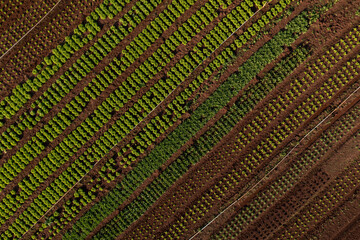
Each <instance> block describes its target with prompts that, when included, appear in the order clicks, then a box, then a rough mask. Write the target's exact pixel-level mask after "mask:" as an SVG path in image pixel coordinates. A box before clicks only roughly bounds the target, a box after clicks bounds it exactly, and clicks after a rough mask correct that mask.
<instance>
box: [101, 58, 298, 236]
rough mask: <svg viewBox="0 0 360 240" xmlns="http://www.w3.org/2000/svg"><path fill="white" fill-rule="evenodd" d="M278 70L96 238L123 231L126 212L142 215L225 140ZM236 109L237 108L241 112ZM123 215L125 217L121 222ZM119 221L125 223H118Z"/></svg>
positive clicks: (269, 86)
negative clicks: (141, 212)
mask: <svg viewBox="0 0 360 240" xmlns="http://www.w3.org/2000/svg"><path fill="white" fill-rule="evenodd" d="M291 63H292V64H295V65H294V67H295V66H296V65H297V64H296V62H291ZM280 66H281V67H279V68H276V69H277V70H279V71H277V72H276V73H275V72H274V71H272V72H271V73H270V74H271V75H272V74H273V75H272V76H269V78H268V79H267V78H265V80H267V82H259V84H257V85H256V86H254V87H253V88H251V89H249V91H246V92H245V93H244V96H248V98H245V97H242V98H240V99H239V100H238V101H237V102H236V103H235V105H234V106H233V107H232V108H231V109H230V110H229V111H228V112H227V113H226V115H225V116H224V117H223V118H221V119H220V120H219V121H218V122H216V123H215V125H214V126H213V127H211V129H209V130H208V131H207V132H206V133H205V134H204V135H202V136H201V137H200V138H199V140H197V141H195V142H194V144H193V145H192V146H191V147H190V148H189V149H187V150H186V151H185V152H184V153H183V154H182V155H181V156H180V157H179V158H177V159H176V160H175V162H174V163H173V164H171V165H170V166H169V167H168V168H167V169H166V170H165V171H164V172H163V173H161V175H160V176H159V178H158V179H156V180H155V181H154V182H152V183H151V184H150V185H149V186H148V188H147V189H145V190H144V191H143V193H142V194H141V195H140V196H139V198H137V199H136V200H135V201H134V203H133V204H131V205H129V206H128V207H127V208H126V209H125V211H123V212H121V216H122V217H116V219H114V221H112V222H111V225H109V226H106V227H105V228H104V229H102V230H101V231H100V232H99V234H98V236H101V235H102V234H105V233H106V232H108V231H109V232H118V231H117V230H116V229H114V227H113V225H114V224H115V222H117V221H120V222H121V225H119V223H117V225H118V227H119V228H120V229H122V230H124V229H125V228H126V226H128V225H129V224H130V223H131V218H130V212H129V211H130V209H133V207H135V206H137V204H136V203H137V202H139V203H140V202H141V203H142V207H141V208H140V209H139V211H144V210H145V209H147V208H149V207H150V206H151V205H152V204H153V203H154V202H155V201H156V199H158V198H159V197H160V196H161V194H162V193H164V192H165V191H166V190H167V188H168V187H170V186H171V185H172V184H173V183H174V182H175V181H176V180H177V179H178V178H179V176H181V175H183V174H184V173H185V172H186V170H187V169H188V168H189V167H190V166H191V164H195V163H196V162H197V161H199V160H200V159H201V158H202V156H204V155H205V154H206V153H207V152H208V151H209V150H210V149H211V148H212V147H213V146H214V145H215V144H216V143H217V142H219V141H220V140H221V138H222V137H223V136H225V135H226V134H227V133H228V132H229V131H230V130H231V129H232V128H233V126H234V125H235V124H236V123H237V121H239V120H240V119H241V118H242V117H243V116H244V115H246V113H247V112H248V111H250V109H251V106H254V105H256V103H258V102H259V101H260V100H261V99H262V98H263V97H264V96H265V95H266V93H268V92H269V91H270V90H271V89H272V88H273V87H274V86H275V85H276V84H277V83H278V82H277V81H279V80H280V79H281V78H278V77H281V76H284V75H283V74H287V73H288V72H281V71H280V69H281V70H285V69H283V68H282V66H284V65H280ZM288 66H289V65H288ZM289 67H290V66H289ZM291 67H293V66H291ZM291 67H290V68H289V69H286V71H290V70H291ZM262 87H264V88H262ZM265 89H266V90H265ZM261 90H265V91H261ZM252 93H253V94H252ZM239 108H241V110H240V109H239ZM127 213H128V214H129V215H128V216H127V217H126V218H124V216H126V214H127ZM137 215H139V214H137ZM136 218H137V217H135V218H134V219H133V221H134V220H135V219H136ZM120 219H127V220H126V221H125V220H123V221H121V220H120Z"/></svg>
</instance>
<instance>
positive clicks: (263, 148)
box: [163, 59, 359, 236]
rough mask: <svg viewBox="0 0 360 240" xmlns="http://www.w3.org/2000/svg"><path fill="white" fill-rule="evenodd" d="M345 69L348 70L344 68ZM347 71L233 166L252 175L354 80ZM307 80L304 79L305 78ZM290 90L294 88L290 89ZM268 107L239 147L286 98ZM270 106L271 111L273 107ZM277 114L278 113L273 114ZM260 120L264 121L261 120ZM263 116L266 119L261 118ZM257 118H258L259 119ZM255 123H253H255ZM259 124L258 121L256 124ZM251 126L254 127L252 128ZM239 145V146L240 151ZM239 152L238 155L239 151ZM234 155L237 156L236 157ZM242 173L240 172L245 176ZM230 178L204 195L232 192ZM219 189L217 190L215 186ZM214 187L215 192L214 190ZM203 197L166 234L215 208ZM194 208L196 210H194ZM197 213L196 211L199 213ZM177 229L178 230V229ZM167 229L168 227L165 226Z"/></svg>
mask: <svg viewBox="0 0 360 240" xmlns="http://www.w3.org/2000/svg"><path fill="white" fill-rule="evenodd" d="M355 60H356V61H358V60H359V59H353V61H352V63H354V62H355ZM344 72H345V71H344ZM344 72H341V71H340V73H338V75H336V77H334V78H330V79H329V82H326V81H325V82H324V84H323V85H322V86H321V87H320V90H321V91H322V93H319V94H317V95H313V96H312V97H309V98H307V99H306V100H305V101H303V103H302V104H300V105H299V106H298V107H297V108H296V109H295V110H294V111H293V112H292V113H291V114H290V115H289V119H296V121H294V122H288V121H286V120H285V121H283V122H281V123H279V124H278V125H277V127H275V129H273V130H272V131H271V133H270V134H269V137H268V138H267V139H266V141H261V143H260V144H259V145H257V147H256V149H253V151H252V152H251V153H249V154H248V155H246V156H245V158H244V159H243V160H242V161H241V162H239V163H236V164H235V165H234V166H233V167H234V169H235V170H236V171H240V172H241V175H242V176H243V177H242V178H243V179H246V178H248V177H249V176H251V175H252V174H253V172H254V171H255V170H256V169H257V168H258V167H260V166H261V165H262V162H263V161H264V160H265V159H266V158H268V157H269V156H270V154H271V153H272V152H273V151H274V150H275V149H276V148H277V147H278V146H279V145H281V143H282V142H283V141H284V140H285V139H286V138H287V136H289V135H290V133H291V132H292V131H293V130H294V129H297V128H298V127H299V126H300V124H301V123H303V122H305V121H306V120H307V119H309V118H310V116H311V115H313V114H314V113H315V112H316V111H317V109H318V107H319V106H321V105H322V104H323V103H325V101H328V100H329V99H331V97H332V96H334V94H335V92H336V91H338V90H339V88H341V87H343V86H344V85H345V83H346V82H347V81H350V78H351V79H352V78H353V77H355V76H357V73H356V72H355V71H354V72H353V73H352V74H350V75H349V78H348V79H342V78H341V75H342V74H344ZM308 80H309V81H308V82H309V83H311V82H314V79H313V80H312V79H308ZM303 83H304V82H303ZM302 87H303V86H301V85H300V88H299V90H300V91H301V88H302ZM300 91H299V92H298V93H296V87H295V94H294V97H290V95H289V94H287V95H285V96H280V97H279V98H278V99H279V100H280V101H281V98H283V97H285V99H286V98H287V97H289V99H290V100H289V101H288V102H291V101H292V100H291V99H293V98H296V96H297V95H298V96H299V95H300ZM289 93H290V92H289ZM271 105H272V106H271V107H270V108H269V109H268V110H267V113H265V112H266V111H264V112H261V113H260V116H262V117H261V118H257V120H258V121H257V123H258V126H259V127H254V126H251V125H248V126H247V127H246V128H245V129H244V131H241V132H240V136H241V138H240V139H239V143H236V146H238V149H239V150H240V151H241V149H242V147H245V146H246V145H247V144H246V142H248V143H249V142H251V140H252V139H253V138H254V137H255V136H256V135H257V134H256V133H257V132H259V131H260V132H261V130H260V129H263V128H264V127H265V126H266V125H267V124H269V123H270V121H271V119H275V118H274V115H276V116H277V115H279V113H280V112H283V111H284V110H285V106H286V105H284V102H283V103H281V102H277V103H276V102H275V103H274V105H273V104H271ZM269 110H270V111H269ZM273 114H274V115H273ZM259 120H260V121H259ZM261 120H262V121H261ZM255 121H256V120H255ZM252 125H253V124H252ZM254 125H255V124H254ZM249 130H250V131H249ZM238 149H236V150H235V153H233V152H232V153H231V154H236V152H237V151H238ZM225 154H226V155H228V154H230V152H227V153H225ZM235 156H236V155H235ZM235 156H234V155H233V157H235ZM241 175H240V176H241ZM227 181H230V178H229V177H226V178H225V179H224V180H222V181H219V183H218V184H217V185H216V186H214V187H213V188H212V190H210V192H209V191H208V192H207V193H206V194H204V195H203V198H204V199H207V200H209V199H211V196H214V195H216V196H224V195H225V194H227V193H229V192H231V191H230V190H229V189H231V188H232V187H235V186H236V184H231V183H230V184H225V183H226V182H227ZM213 189H215V190H213ZM212 191H214V192H215V193H211V192H212ZM200 202H202V201H199V202H197V203H195V204H194V205H193V206H191V207H190V208H189V209H188V210H187V211H186V213H184V214H183V217H184V219H182V220H177V222H174V224H173V225H171V226H170V227H169V229H165V234H164V236H166V235H167V236H169V235H168V234H170V235H171V234H179V233H180V232H184V231H185V230H186V226H189V225H188V224H189V223H191V222H192V223H194V222H196V220H195V219H196V218H198V217H201V216H204V214H205V213H206V212H208V211H209V208H211V206H212V204H211V202H213V199H212V200H211V201H210V202H209V203H208V204H207V205H208V206H206V207H201V208H200V207H199V205H200V204H201V203H200ZM190 212H192V213H191V214H190ZM195 213H196V214H195ZM184 221H187V223H188V224H185V223H184ZM175 229H176V230H175ZM163 230H164V229H163Z"/></svg>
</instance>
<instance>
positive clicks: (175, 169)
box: [99, 39, 282, 236]
mask: <svg viewBox="0 0 360 240" xmlns="http://www.w3.org/2000/svg"><path fill="white" fill-rule="evenodd" d="M277 40H278V39H277ZM280 42H281V41H280ZM274 43H276V42H275V41H273V42H272V44H274ZM268 46H271V45H270V44H269V45H267V46H266V47H264V48H263V51H259V52H258V55H257V56H268V57H271V58H274V57H276V56H278V54H280V53H281V51H282V48H281V47H280V46H281V44H279V45H278V46H279V47H280V49H279V48H277V46H276V45H275V44H274V45H273V47H269V48H267V47H268ZM265 49H266V50H265ZM269 49H272V50H273V51H279V50H280V52H277V53H276V54H274V53H271V52H267V54H265V53H264V50H265V52H266V51H268V50H269ZM257 56H256V57H257ZM254 59H257V58H255V57H254ZM262 60H263V61H264V62H267V63H268V62H271V59H262ZM249 61H251V62H252V61H253V59H251V60H249ZM254 62H255V61H254ZM257 63H259V60H258V61H257ZM265 65H266V64H265ZM265 65H262V66H265ZM249 69H250V68H249ZM260 70H261V69H259V71H260ZM244 72H245V73H246V72H249V73H250V76H249V78H248V79H240V78H235V77H233V78H229V81H228V82H225V83H224V84H223V85H221V86H220V87H219V88H218V89H217V90H216V92H214V94H213V95H212V96H214V97H216V96H221V97H220V98H218V100H217V101H216V103H215V102H211V101H206V102H205V103H204V104H203V105H202V106H200V107H199V109H197V110H196V111H194V112H193V114H192V116H197V115H198V113H203V112H202V111H201V110H202V107H206V105H207V104H208V103H213V104H209V106H210V105H211V106H218V107H220V108H221V107H223V106H224V105H225V104H226V103H227V102H228V101H229V99H230V98H231V96H234V95H236V93H237V92H238V91H239V86H237V87H238V88H236V87H234V86H235V85H238V84H235V83H236V82H239V81H244V84H246V82H248V81H250V80H251V79H252V77H254V76H255V75H256V72H250V71H244ZM270 84H271V83H270ZM259 85H260V84H259ZM230 88H235V89H233V90H234V91H233V92H230V93H229V91H228V89H230ZM240 88H241V87H240ZM260 96H261V95H260ZM257 97H259V96H257ZM209 99H210V98H209ZM220 99H221V100H220ZM256 100H257V101H259V100H260V99H256V98H255V99H254V100H252V99H250V100H249V103H250V104H253V102H252V101H254V102H256ZM239 105H240V104H239ZM220 108H216V109H214V110H210V109H209V108H208V111H207V113H209V110H210V111H211V112H213V111H214V112H213V114H215V113H216V112H217V111H218V110H219V109H220ZM204 109H205V108H204ZM249 109H250V108H249ZM249 109H247V110H249ZM247 110H246V109H244V113H246V111H247ZM213 114H211V115H210V116H209V118H205V120H203V122H204V123H205V122H206V121H208V120H209V119H210V118H211V117H212V116H213ZM192 116H191V117H190V118H189V119H187V120H186V121H185V122H187V121H189V124H190V123H191V122H190V120H191V118H192ZM198 117H199V118H201V114H199V115H198ZM232 124H233V123H232ZM201 125H203V124H201ZM191 126H193V124H192V125H191ZM216 128H217V126H216ZM216 128H215V129H216ZM221 130H223V129H221ZM196 131H197V130H196ZM194 133H195V131H194ZM206 140H207V139H206V138H201V140H200V142H206ZM166 141H167V140H166V139H165V140H164V145H163V146H164V147H165V146H169V147H170V146H172V145H171V144H167V143H166ZM161 144H162V143H161ZM161 144H160V145H159V146H161ZM165 144H166V145H165ZM195 145H196V144H195ZM209 145H211V143H209ZM169 147H168V148H169ZM165 149H166V148H165ZM165 149H163V150H165ZM169 149H170V148H169ZM172 153H173V151H171V152H170V153H168V154H170V155H169V156H171V154H172ZM198 153H200V151H198ZM186 155H187V154H186ZM192 155H193V154H192ZM197 157H198V156H195V158H197ZM189 158H190V156H187V161H185V162H184V163H180V162H181V160H180V161H176V162H175V163H174V164H173V165H171V166H170V168H169V170H166V172H164V175H163V176H164V177H163V179H161V181H160V182H163V181H165V180H166V179H167V177H165V176H167V175H169V174H170V173H171V174H173V175H175V176H176V175H181V174H183V173H184V172H185V169H186V168H187V167H188V165H189V164H190V163H189V160H188V159H189ZM145 159H146V158H145ZM154 168H155V167H154ZM139 175H140V173H139V174H138V176H134V178H135V177H136V178H139ZM169 178H170V179H171V182H170V183H172V182H173V181H175V180H176V179H177V178H176V177H169ZM138 181H139V180H138ZM123 182H124V181H123ZM163 184H164V185H165V186H168V184H169V180H167V182H163ZM153 186H155V185H153V184H152V186H151V187H153ZM156 186H159V184H156ZM122 188H123V187H122ZM150 189H151V188H150ZM150 189H149V190H150ZM163 190H166V187H165V188H164V189H163ZM151 192H152V194H155V196H158V194H161V193H162V191H160V192H159V193H156V191H155V192H153V191H152V190H151ZM144 196H145V195H142V196H141V197H140V199H143V198H144ZM156 198H157V197H155V198H154V199H156ZM145 199H148V200H147V201H149V198H147V197H145ZM140 202H143V201H140ZM134 204H135V203H134ZM148 204H150V203H148ZM132 205H133V204H132ZM132 205H129V206H128V207H126V209H125V210H124V211H123V213H121V215H122V216H124V215H123V214H128V213H127V212H128V211H129V209H132V210H133V209H136V208H134V207H132ZM134 206H135V205H134ZM144 210H146V208H140V209H138V210H137V211H139V212H142V211H144ZM137 215H139V213H138V214H137ZM119 216H120V215H118V217H117V218H116V219H118V218H119ZM129 217H130V216H129ZM125 219H128V220H129V222H128V223H125V224H129V223H131V219H130V218H127V217H125ZM124 226H125V225H123V227H122V228H124ZM115 231H116V230H115ZM105 232H106V231H102V233H100V234H99V236H100V235H101V234H104V233H105Z"/></svg>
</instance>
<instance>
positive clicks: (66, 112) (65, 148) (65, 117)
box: [4, 59, 138, 190]
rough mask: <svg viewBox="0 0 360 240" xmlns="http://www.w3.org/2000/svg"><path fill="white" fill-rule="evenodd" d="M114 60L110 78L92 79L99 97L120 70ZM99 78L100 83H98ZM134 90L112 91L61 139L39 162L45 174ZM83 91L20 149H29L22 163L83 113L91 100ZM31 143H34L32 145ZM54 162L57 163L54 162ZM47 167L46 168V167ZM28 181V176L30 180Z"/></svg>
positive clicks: (129, 86)
mask: <svg viewBox="0 0 360 240" xmlns="http://www.w3.org/2000/svg"><path fill="white" fill-rule="evenodd" d="M116 60H117V59H116ZM116 60H115V61H114V62H115V64H111V63H110V66H111V67H112V69H111V70H110V69H107V68H105V70H108V71H107V72H108V73H110V75H111V77H109V75H108V74H107V73H104V72H102V73H101V74H102V75H105V76H106V77H105V78H102V77H100V78H95V79H93V84H94V85H92V86H94V87H95V88H93V90H94V91H96V92H97V93H98V94H99V92H101V91H103V90H104V89H103V88H105V87H107V86H108V85H109V84H110V81H113V80H114V78H115V77H116V76H117V75H116V74H115V72H114V70H113V68H115V70H118V71H120V70H119V69H118V68H117V67H118V66H119V64H116ZM99 79H100V81H101V83H102V84H101V83H100V81H99ZM105 79H106V80H105ZM135 84H136V83H135ZM104 85H105V86H104ZM96 86H99V88H100V89H99V90H98V89H97V88H96ZM124 86H125V87H124ZM134 90H138V89H136V88H135V89H132V86H131V85H127V84H126V83H125V84H123V86H122V87H120V88H119V89H117V90H115V92H114V93H112V95H111V96H110V98H108V99H107V101H104V102H102V105H100V106H99V108H98V110H95V111H94V114H93V116H92V118H91V117H90V118H88V119H87V120H86V122H83V123H82V126H80V127H79V128H78V129H77V130H78V131H75V132H72V134H70V136H68V137H67V138H66V139H65V140H64V142H62V143H60V145H59V146H58V147H57V148H55V149H54V150H53V151H52V152H51V153H55V158H54V157H53V156H51V153H50V157H49V159H47V158H45V159H43V161H41V163H42V164H43V166H45V169H48V170H47V171H46V170H45V171H46V172H49V168H50V170H51V171H53V170H54V167H59V166H60V165H59V164H62V163H63V162H58V161H57V158H56V157H57V156H60V155H59V153H60V154H62V155H63V154H65V153H69V151H70V149H71V150H72V151H71V152H73V151H75V150H77V149H79V148H80V147H81V146H82V145H83V144H84V142H83V141H84V138H85V139H86V140H88V139H89V138H90V137H91V136H92V135H93V134H94V133H95V132H96V131H97V130H98V129H99V128H101V127H102V126H103V124H104V123H105V122H106V121H107V120H109V118H110V117H111V115H110V113H111V112H112V110H111V106H112V107H113V106H114V105H115V107H116V106H119V105H120V104H121V105H123V103H122V102H123V101H127V100H128V99H124V98H123V97H124V96H126V97H129V96H131V95H130V94H128V91H129V92H130V93H132V95H133V94H134V93H135V92H134ZM53 92H54V93H56V91H53ZM85 92H86V93H88V95H80V96H82V97H83V98H81V97H75V99H74V100H73V101H72V102H70V104H68V105H67V108H65V109H63V110H62V112H61V113H60V114H59V115H58V116H57V117H55V118H54V119H53V120H51V121H50V122H49V124H48V125H45V126H44V128H43V129H41V130H40V131H39V132H38V133H37V134H36V135H37V138H35V140H34V139H32V140H30V141H29V142H28V143H27V144H25V145H24V147H23V148H22V149H26V150H28V149H30V150H28V152H25V154H27V156H28V159H26V158H25V160H24V158H20V159H21V160H23V161H31V160H32V158H31V155H33V158H34V157H36V154H31V153H34V152H36V153H39V152H41V151H39V150H38V151H36V150H35V151H34V149H31V148H32V147H36V146H40V148H41V146H43V148H44V145H45V144H46V142H51V141H53V140H54V139H55V138H56V137H57V136H58V135H59V134H60V133H61V132H62V131H63V130H64V129H65V128H66V127H67V126H68V125H70V124H71V121H72V120H73V119H75V117H77V116H78V115H79V114H80V113H81V111H82V110H83V107H85V106H86V104H87V102H86V100H89V98H91V97H93V95H92V94H91V90H90V89H88V91H87V90H86V89H85ZM89 92H90V94H89ZM84 98H85V99H84ZM114 99H115V100H114ZM121 105H120V106H121ZM104 119H106V120H104ZM104 121H105V122H104ZM25 124H26V122H25ZM130 124H131V123H130ZM79 129H80V130H79ZM120 136H122V135H120ZM79 138H80V139H79ZM33 143H35V145H34V144H33ZM97 145H100V147H101V148H103V147H105V146H103V145H101V144H100V143H97ZM75 146H76V149H74V147H75ZM98 147H99V146H98ZM106 147H108V146H106ZM31 150H32V151H31ZM41 150H42V149H41ZM91 150H92V149H91ZM91 150H90V151H91ZM104 152H105V151H104ZM20 153H21V151H18V152H17V154H20ZM70 154H71V153H70ZM34 155H35V156H34ZM13 158H14V156H13ZM15 158H16V155H15ZM10 160H11V159H10ZM64 160H66V159H64ZM49 161H50V162H49ZM15 162H16V161H11V163H15ZM20 162H21V161H20ZM47 162H49V163H47ZM51 162H53V163H52V164H50V163H51ZM54 162H56V163H54ZM26 163H27V162H25V163H24V164H26ZM49 164H50V165H49ZM46 165H47V168H46ZM7 166H8V165H6V163H5V164H4V167H5V168H7V169H10V172H11V173H14V171H16V172H20V171H21V169H23V168H21V166H20V168H15V169H11V168H9V167H7ZM35 169H36V170H34V171H36V172H37V171H43V170H41V169H39V168H36V167H35ZM36 172H33V173H35V175H36V176H37V174H36ZM48 174H49V173H48ZM40 175H41V176H43V178H41V180H40V181H43V180H44V179H45V178H46V175H43V174H40ZM30 179H31V177H30ZM35 179H36V177H35ZM8 180H9V179H8ZM31 182H33V181H31ZM32 190H34V189H32Z"/></svg>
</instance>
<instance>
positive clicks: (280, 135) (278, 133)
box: [162, 87, 305, 214]
mask: <svg viewBox="0 0 360 240" xmlns="http://www.w3.org/2000/svg"><path fill="white" fill-rule="evenodd" d="M295 88H297V91H298V89H299V87H295ZM295 90H296V89H295ZM297 95H298V94H297ZM275 106H276V105H275ZM275 106H274V105H273V107H272V110H276V108H275ZM280 106H281V105H280ZM277 107H278V106H277ZM273 113H274V114H275V111H271V116H273ZM304 116H305V115H304ZM303 120H304V119H303ZM259 125H261V126H264V125H265V124H259ZM280 126H281V125H280ZM255 130H257V129H253V131H255ZM253 131H251V132H253ZM245 132H246V131H245ZM276 132H277V133H275V134H274V133H272V135H273V137H272V139H274V141H276V139H277V138H279V140H277V141H281V140H280V139H281V138H283V137H282V135H283V133H282V130H280V131H278V130H277V129H276ZM246 135H247V136H243V137H244V138H249V137H250V139H251V138H253V137H255V136H256V134H255V133H250V132H249V134H246ZM250 139H248V140H250ZM269 144H271V145H272V146H266V145H269ZM262 146H265V147H267V148H268V150H270V149H273V148H274V147H275V146H276V144H275V142H271V141H270V143H266V144H265V143H263V145H262ZM260 150H261V149H259V151H260ZM260 152H261V151H260ZM264 154H265V156H266V155H268V154H267V153H266V151H265V152H264ZM254 160H255V159H254ZM254 160H252V161H250V162H248V164H249V163H251V164H252V167H250V166H247V167H243V170H241V171H240V173H241V174H244V175H248V174H249V173H247V172H246V171H250V170H251V169H252V168H253V167H255V166H256V165H255V164H256V161H254ZM244 163H245V164H246V162H245V161H244ZM245 169H248V170H245ZM189 192H191V191H189ZM173 200H174V199H173ZM173 207H174V208H175V206H173ZM169 210H171V208H170V209H169ZM170 212H171V211H169V213H170ZM162 214H163V213H162Z"/></svg>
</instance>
